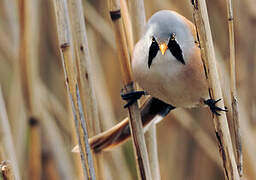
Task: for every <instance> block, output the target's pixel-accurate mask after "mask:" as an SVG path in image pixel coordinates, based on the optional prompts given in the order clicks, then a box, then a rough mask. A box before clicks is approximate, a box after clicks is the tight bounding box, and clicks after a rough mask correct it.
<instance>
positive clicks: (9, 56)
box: [0, 0, 256, 180]
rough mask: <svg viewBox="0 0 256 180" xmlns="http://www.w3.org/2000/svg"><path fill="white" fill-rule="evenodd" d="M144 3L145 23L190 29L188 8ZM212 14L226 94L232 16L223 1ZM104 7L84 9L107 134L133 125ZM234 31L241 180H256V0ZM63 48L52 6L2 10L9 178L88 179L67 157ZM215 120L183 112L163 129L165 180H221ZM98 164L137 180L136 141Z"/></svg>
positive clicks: (245, 4) (13, 0) (238, 16)
mask: <svg viewBox="0 0 256 180" xmlns="http://www.w3.org/2000/svg"><path fill="white" fill-rule="evenodd" d="M23 2H26V3H24V4H25V5H26V6H25V7H23V8H24V9H25V10H24V9H23V10H24V11H22V8H20V7H22V5H21V6H20V4H22V3H23ZM144 4H145V12H146V19H148V18H149V17H150V16H151V15H152V14H153V13H155V12H156V11H158V10H161V9H170V10H175V11H177V12H178V13H180V14H182V15H183V16H185V17H187V18H188V19H190V20H191V21H193V18H192V12H193V9H192V6H191V3H190V1H178V0H161V1H157V0H152V1H149V0H145V1H144ZM207 5H208V13H209V19H210V25H211V30H212V36H213V41H214V45H215V53H216V59H217V61H219V62H220V64H221V66H220V68H221V71H223V72H224V73H223V74H224V76H223V77H221V80H222V81H223V83H222V84H223V89H226V90H228V89H229V88H228V87H226V85H227V84H229V71H228V68H227V67H228V63H229V62H228V59H229V39H228V24H227V11H226V9H227V7H226V3H225V1H222V0H216V1H210V0H208V1H207ZM107 7H108V6H107V1H99V0H94V1H92V0H87V1H85V0H83V8H84V16H85V24H86V30H87V37H88V47H89V51H90V56H91V59H92V62H93V63H92V65H91V67H92V70H91V72H92V73H91V78H92V81H93V85H94V93H95V95H96V100H97V105H98V106H97V109H98V112H99V122H100V127H101V131H104V130H107V129H109V128H110V127H112V126H114V125H115V124H117V123H118V122H120V121H121V120H122V119H124V118H125V117H126V116H127V111H126V110H125V109H123V104H124V103H125V102H123V101H122V100H121V98H120V89H121V88H122V87H123V85H122V79H121V76H120V74H121V71H120V65H119V63H118V61H117V52H116V44H115V40H114V31H113V29H112V26H111V21H110V17H109V11H108V8H107ZM128 9H130V3H128ZM131 16H132V14H131ZM24 17H25V18H24ZM24 19H25V21H24ZM71 21H72V20H71ZM234 23H235V48H236V63H237V67H236V70H237V71H236V73H237V89H238V99H239V108H240V109H239V113H240V125H241V130H242V143H243V154H244V179H247V180H253V179H256V143H255V138H256V120H255V118H256V116H255V113H256V111H255V108H256V106H255V105H256V93H255V89H256V88H255V87H256V81H255V79H256V74H255V73H254V70H255V67H256V36H255V32H256V3H255V2H254V1H253V0H244V1H234ZM58 47H59V45H58V34H57V26H56V18H55V12H54V6H53V2H52V1H51V0H24V1H22V0H1V1H0V89H1V91H0V92H1V93H0V162H2V161H5V162H4V163H2V165H1V166H0V167H1V169H0V170H1V171H3V167H5V168H6V167H7V168H8V167H9V166H11V170H10V171H11V173H13V174H14V175H15V176H16V177H20V179H82V178H83V175H82V174H83V173H82V167H81V163H80V157H79V155H78V154H74V153H72V152H71V150H72V148H73V146H74V145H75V144H77V140H76V139H77V138H76V134H75V125H74V121H73V115H72V110H71V106H70V102H69V97H68V94H67V90H66V87H65V78H64V72H63V67H62V62H61V56H60V52H59V48H58ZM254 78H255V79H254ZM225 103H226V104H230V102H228V101H227V102H225ZM227 106H228V105H227ZM229 113H230V112H229ZM229 113H227V115H228V116H230V115H229ZM211 119H212V118H211V114H210V113H209V110H208V109H207V108H206V109H189V110H188V109H177V110H175V111H173V112H172V113H171V114H170V115H168V117H167V118H165V120H163V121H162V122H160V123H159V124H158V125H157V143H158V157H159V166H160V174H161V179H163V180H165V179H166V180H167V179H174V180H184V179H189V180H205V179H207V180H211V179H212V180H219V179H224V174H223V168H222V162H221V159H220V156H219V153H218V145H217V141H216V137H215V132H214V126H213V122H212V121H211ZM95 132H97V131H95ZM92 134H94V133H93V132H89V135H90V136H91V135H92ZM98 158H100V159H101V162H99V166H101V168H100V167H99V169H100V170H101V172H102V173H101V178H104V179H107V180H109V179H117V180H118V179H125V180H126V179H127V180H129V179H136V178H137V175H136V168H135V160H134V156H133V149H132V143H131V142H130V141H129V142H127V143H125V144H124V145H122V146H120V147H116V148H114V149H113V150H112V151H108V152H103V153H101V155H100V156H99V157H98ZM102 167H103V168H102ZM1 178H2V177H0V179H1ZM10 178H12V177H10Z"/></svg>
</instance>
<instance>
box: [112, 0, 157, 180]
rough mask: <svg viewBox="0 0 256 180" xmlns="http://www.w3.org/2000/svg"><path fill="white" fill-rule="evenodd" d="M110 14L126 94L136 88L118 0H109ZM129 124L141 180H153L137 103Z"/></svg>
mask: <svg viewBox="0 0 256 180" xmlns="http://www.w3.org/2000/svg"><path fill="white" fill-rule="evenodd" d="M108 3H109V12H110V16H111V20H112V23H113V26H114V31H115V38H116V45H117V50H118V55H119V62H120V64H121V70H122V77H123V82H124V85H125V89H124V92H125V93H127V92H133V91H134V86H133V82H132V75H131V68H130V66H131V65H130V59H129V55H128V49H127V45H126V37H125V32H124V28H123V23H122V19H121V12H120V4H119V1H118V0H109V1H108ZM128 111H129V117H130V119H129V123H130V127H131V134H132V137H133V145H134V146H133V147H134V150H135V152H136V153H135V155H136V160H137V161H136V165H137V170H139V171H138V174H139V177H140V178H141V179H152V177H151V173H150V166H149V160H148V154H147V149H146V144H145V139H144V133H143V128H142V122H141V117H140V113H139V109H138V104H137V102H136V103H134V104H133V105H131V106H130V107H128Z"/></svg>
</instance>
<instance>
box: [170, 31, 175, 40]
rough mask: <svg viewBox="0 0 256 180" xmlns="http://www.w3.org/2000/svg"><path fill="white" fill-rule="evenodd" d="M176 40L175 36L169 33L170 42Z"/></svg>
mask: <svg viewBox="0 0 256 180" xmlns="http://www.w3.org/2000/svg"><path fill="white" fill-rule="evenodd" d="M175 38H176V34H175V33H171V37H170V40H172V41H174V40H175Z"/></svg>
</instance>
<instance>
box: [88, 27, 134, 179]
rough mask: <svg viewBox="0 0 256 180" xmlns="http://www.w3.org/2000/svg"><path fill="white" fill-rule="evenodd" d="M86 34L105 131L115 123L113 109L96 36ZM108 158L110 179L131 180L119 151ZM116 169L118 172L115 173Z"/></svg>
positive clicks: (91, 30)
mask: <svg viewBox="0 0 256 180" xmlns="http://www.w3.org/2000/svg"><path fill="white" fill-rule="evenodd" d="M88 34H90V36H88V41H89V42H90V50H91V51H90V52H91V55H92V57H94V61H93V64H92V68H93V77H94V79H95V80H97V81H94V85H95V93H96V97H97V101H98V105H99V113H100V115H101V116H100V117H101V124H102V129H106V128H108V127H109V128H110V127H112V126H114V124H115V123H116V118H115V113H114V107H113V104H112V101H111V97H110V94H109V91H108V87H107V78H106V74H105V73H104V71H103V67H102V63H101V62H100V60H101V59H100V57H99V53H98V50H97V45H98V44H97V43H99V42H98V41H96V40H95V38H96V34H95V32H94V31H93V29H92V28H89V29H88ZM101 102H104V103H101ZM110 158H111V160H113V161H110V162H109V161H108V163H109V164H111V167H112V169H114V171H113V172H112V174H113V177H112V178H115V177H116V178H117V179H122V177H125V178H126V179H127V180H128V179H132V177H131V173H130V172H129V169H128V165H127V162H126V161H125V157H124V153H123V152H122V150H121V149H119V150H116V151H114V152H113V153H111V157H110ZM105 161H106V159H105ZM117 169H118V171H116V170H117ZM121 169H122V170H121Z"/></svg>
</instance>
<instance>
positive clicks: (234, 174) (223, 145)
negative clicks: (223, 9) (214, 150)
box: [192, 0, 240, 180]
mask: <svg viewBox="0 0 256 180" xmlns="http://www.w3.org/2000/svg"><path fill="white" fill-rule="evenodd" d="M192 2H193V5H194V19H195V23H196V28H197V32H198V35H199V41H200V46H201V54H202V59H203V63H204V66H205V68H206V70H205V72H206V78H207V80H208V83H209V93H210V97H211V98H213V99H215V100H217V99H223V97H222V92H221V86H220V80H219V74H218V71H217V67H216V58H215V53H214V47H213V41H212V35H211V29H210V24H209V19H208V12H207V7H206V2H205V0H198V1H192ZM217 106H219V107H221V108H224V103H223V101H219V102H218V103H217ZM220 114H221V115H220V116H216V115H215V114H213V116H214V126H215V131H216V137H217V140H218V143H219V148H220V152H221V158H222V161H223V167H224V172H225V177H226V179H229V180H231V179H232V180H233V179H235V180H239V179H240V177H239V174H238V170H237V165H236V160H235V155H234V151H233V147H232V141H231V137H230V132H229V127H228V123H227V117H226V114H225V112H220Z"/></svg>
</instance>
